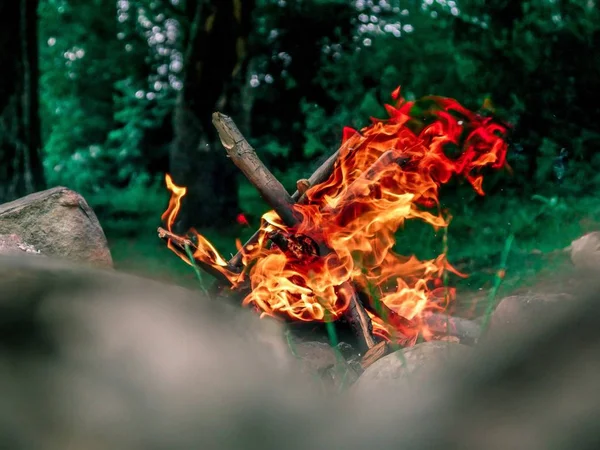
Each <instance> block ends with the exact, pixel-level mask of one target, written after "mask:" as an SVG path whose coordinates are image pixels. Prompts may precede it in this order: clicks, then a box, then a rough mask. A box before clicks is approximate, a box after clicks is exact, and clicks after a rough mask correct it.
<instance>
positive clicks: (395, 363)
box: [355, 341, 471, 393]
mask: <svg viewBox="0 0 600 450" xmlns="http://www.w3.org/2000/svg"><path fill="white" fill-rule="evenodd" d="M470 350H471V348H470V347H467V346H466V345H462V344H457V343H454V342H440V341H430V342H423V343H421V344H417V345H415V346H413V347H409V348H405V349H403V350H398V351H396V352H394V353H391V354H389V355H387V356H384V357H383V358H381V359H380V360H378V361H376V362H374V363H373V364H372V365H371V366H369V367H368V368H367V369H366V370H365V371H364V373H363V374H362V375H361V376H360V378H359V379H358V381H357V382H356V384H355V389H356V390H357V391H361V392H365V393H366V392H370V391H371V390H374V389H375V390H379V391H384V390H385V389H388V388H392V389H394V388H395V387H396V386H398V385H399V384H403V383H404V382H405V381H406V379H408V378H409V376H411V375H414V374H416V373H417V372H420V371H422V370H427V371H429V370H431V369H438V368H440V369H441V370H443V365H444V364H445V363H446V362H448V361H449V360H452V359H456V358H462V357H465V356H466V355H468V354H470ZM410 378H412V377H410Z"/></svg>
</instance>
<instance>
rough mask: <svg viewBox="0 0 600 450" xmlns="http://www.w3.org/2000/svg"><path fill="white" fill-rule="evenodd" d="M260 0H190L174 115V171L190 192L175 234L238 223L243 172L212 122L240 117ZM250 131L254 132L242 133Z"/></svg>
mask: <svg viewBox="0 0 600 450" xmlns="http://www.w3.org/2000/svg"><path fill="white" fill-rule="evenodd" d="M254 3H255V2H254V0H250V1H248V0H210V1H202V0H196V1H189V2H188V4H187V7H186V10H187V14H188V16H189V15H192V16H193V19H192V20H191V21H190V23H191V29H190V30H188V33H187V35H188V45H187V52H186V60H185V69H184V70H185V73H184V77H183V83H184V87H183V89H182V91H181V93H180V95H179V98H178V102H177V105H176V108H175V112H174V116H173V127H174V133H175V137H174V140H173V143H172V146H171V151H170V172H171V175H172V177H173V180H174V181H175V183H177V184H178V185H183V186H186V187H187V188H188V194H187V195H186V197H184V199H183V202H182V212H181V213H180V216H179V218H178V221H177V223H176V224H175V230H177V231H178V232H182V231H185V230H187V229H188V228H190V227H192V226H193V227H203V226H223V225H232V224H234V223H235V216H236V214H237V213H238V212H239V210H238V204H237V194H238V183H237V182H236V179H237V177H238V173H237V170H236V168H235V166H233V164H231V163H230V162H229V161H228V160H227V156H226V154H225V153H224V152H223V150H222V147H221V144H220V142H219V139H218V136H217V134H216V132H215V130H214V129H213V126H212V124H211V118H212V113H213V112H214V111H216V110H219V111H222V112H224V113H226V114H228V115H231V116H233V117H234V118H236V117H237V114H236V113H237V112H238V111H239V110H238V109H237V108H236V107H235V106H236V104H239V103H240V100H239V98H240V95H241V90H242V88H243V84H244V81H245V77H244V75H245V74H244V72H245V65H246V64H245V61H246V51H245V48H246V45H247V44H246V43H247V39H248V35H249V30H250V24H251V14H252V10H253V7H254ZM242 131H243V132H245V133H248V130H242Z"/></svg>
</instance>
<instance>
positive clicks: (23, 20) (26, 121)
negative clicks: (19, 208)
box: [0, 0, 44, 203]
mask: <svg viewBox="0 0 600 450" xmlns="http://www.w3.org/2000/svg"><path fill="white" fill-rule="evenodd" d="M37 5H38V2H37V0H13V1H6V2H0V20H1V25H2V26H1V27H0V68H1V70H0V203H3V202H7V201H10V200H14V199H15V198H18V197H22V196H24V195H26V194H29V193H31V192H34V191H37V190H40V189H42V188H43V186H44V175H43V168H42V161H41V157H40V147H41V138H40V118H39V111H38V105H39V101H38V40H37V39H38V38H37Z"/></svg>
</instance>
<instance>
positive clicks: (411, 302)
mask: <svg viewBox="0 0 600 450" xmlns="http://www.w3.org/2000/svg"><path fill="white" fill-rule="evenodd" d="M392 98H393V99H394V100H395V104H394V105H386V109H387V111H388V114H389V116H390V117H389V118H388V119H386V120H380V119H372V124H371V125H370V126H367V127H365V128H363V129H361V130H360V131H354V130H351V129H345V130H344V136H343V142H342V147H341V151H340V156H339V159H338V161H337V163H336V165H335V166H334V169H333V172H332V174H331V176H330V177H329V179H328V180H327V181H326V182H324V183H321V184H319V185H316V186H312V187H310V188H309V189H308V190H307V191H306V193H305V196H306V199H305V201H304V202H302V203H301V204H297V205H295V206H294V208H295V211H296V212H297V213H298V214H299V217H301V218H302V220H301V222H300V225H299V226H298V227H296V228H294V229H290V228H288V227H286V226H285V225H284V224H283V223H282V222H281V220H280V218H279V217H278V215H277V214H276V213H275V212H274V211H270V212H267V213H266V214H264V215H263V217H262V221H261V223H262V224H261V229H260V237H259V240H258V242H257V244H256V245H254V246H252V247H250V248H248V249H246V251H245V254H244V256H243V266H244V270H243V271H242V272H241V273H237V272H236V271H232V270H230V268H228V267H227V262H226V261H225V260H224V259H223V258H222V257H221V256H220V255H219V254H218V252H217V251H216V250H215V249H214V247H212V245H211V244H210V243H209V242H208V241H207V240H206V239H204V238H203V237H202V236H200V235H198V234H197V233H195V232H194V234H195V235H196V240H197V244H196V246H197V249H196V252H195V254H194V257H195V258H196V259H197V260H199V261H202V262H203V263H205V264H206V265H208V266H210V267H212V268H214V269H216V270H219V271H220V272H221V273H223V274H224V275H226V276H227V278H228V279H229V281H230V282H231V283H232V286H233V287H234V288H236V287H239V286H241V285H243V283H245V282H247V280H249V282H250V293H249V294H248V295H247V296H246V297H245V299H244V300H243V304H244V305H252V306H254V307H255V308H257V309H258V310H259V311H261V312H262V313H263V314H267V315H282V314H283V315H287V316H289V317H290V318H292V319H295V320H303V321H314V320H318V321H328V320H335V319H336V318H338V317H340V315H341V314H342V313H343V312H344V310H345V309H346V308H347V307H348V304H349V298H348V297H349V296H348V292H347V289H346V287H347V286H356V287H357V288H358V290H359V291H360V292H362V293H364V294H365V295H368V297H369V299H368V302H367V303H368V304H369V305H370V308H368V312H369V316H370V317H371V319H372V321H373V326H374V333H375V334H377V335H379V336H381V337H383V338H385V339H394V340H398V341H402V342H404V343H410V342H414V340H415V339H416V336H417V334H418V333H421V334H422V335H424V336H425V337H426V338H427V335H428V332H427V329H426V327H424V326H423V325H422V323H421V318H422V317H423V315H424V313H427V312H430V311H433V310H442V309H444V308H446V306H447V305H448V303H449V302H450V301H452V299H453V297H454V289H451V288H446V287H444V286H442V285H443V283H441V280H442V278H443V276H444V274H445V273H448V272H453V273H455V274H457V275H462V274H460V273H458V272H457V271H456V270H455V269H454V268H453V267H452V266H451V265H450V264H449V263H448V261H447V255H446V254H445V253H443V254H441V255H439V256H438V257H437V258H435V259H432V260H428V261H420V260H418V259H417V258H416V257H414V256H402V255H399V254H397V253H396V252H394V251H393V246H394V244H395V234H396V232H397V231H398V230H399V229H401V228H402V227H403V225H404V224H405V222H406V221H407V220H420V221H423V222H425V223H427V224H429V225H431V226H432V227H434V229H436V230H441V229H443V228H445V227H447V226H448V224H449V220H450V217H449V216H447V215H445V214H444V213H443V212H442V210H441V207H440V204H439V200H438V198H439V197H438V196H439V189H440V187H441V186H442V185H443V184H445V183H447V182H448V181H449V180H450V179H451V178H452V177H453V176H459V177H462V178H464V179H466V181H467V182H469V183H470V184H471V186H472V187H473V189H475V191H476V192H477V193H479V194H480V195H483V194H484V192H483V188H482V182H483V177H482V175H481V173H480V171H481V169H483V168H484V167H491V168H494V169H499V168H502V167H503V166H505V164H506V161H505V158H506V151H507V144H506V142H505V140H504V139H503V137H504V135H505V133H506V131H507V130H506V127H504V126H503V125H500V124H498V123H497V122H495V121H493V119H492V118H487V117H481V116H479V115H477V114H475V113H473V112H471V111H469V110H467V109H466V108H464V107H462V106H461V105H460V104H459V103H458V102H456V101H455V100H452V99H448V98H442V97H426V98H423V99H421V100H420V101H418V102H408V101H405V100H404V99H403V98H401V97H400V90H399V89H397V90H395V91H394V93H393V94H392ZM449 147H455V148H458V149H459V150H460V152H459V154H458V155H457V156H455V157H452V156H449V155H448V154H447V149H448V148H449ZM167 187H168V188H169V189H170V190H171V192H172V198H171V202H170V204H169V208H168V209H167V211H166V212H165V213H164V214H163V219H164V220H166V222H167V226H168V228H169V231H170V230H171V225H172V223H173V221H174V219H175V217H176V215H177V212H178V211H179V208H180V200H181V197H183V196H184V195H185V193H186V190H185V188H182V187H178V186H175V185H174V184H173V182H172V180H171V178H170V177H169V176H168V175H167ZM270 242H271V244H269V243H270ZM170 248H173V247H172V246H171V245H170ZM178 254H179V255H180V256H182V255H181V252H178ZM182 257H183V258H184V259H185V260H186V261H187V262H188V263H189V261H188V259H187V257H184V256H182Z"/></svg>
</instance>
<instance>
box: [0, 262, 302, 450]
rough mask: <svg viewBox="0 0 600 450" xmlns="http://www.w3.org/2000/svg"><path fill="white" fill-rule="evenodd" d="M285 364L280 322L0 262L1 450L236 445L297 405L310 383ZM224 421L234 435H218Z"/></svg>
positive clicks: (139, 282) (46, 266)
mask: <svg viewBox="0 0 600 450" xmlns="http://www.w3.org/2000/svg"><path fill="white" fill-rule="evenodd" d="M295 368H296V364H295V361H294V358H293V357H292V355H291V353H290V352H289V350H288V347H287V343H286V342H285V339H284V335H283V331H282V328H281V327H280V325H279V324H278V323H276V322H275V321H273V320H265V319H259V317H258V315H257V314H254V313H252V312H251V311H249V310H241V309H240V308H238V307H234V306H231V305H227V304H224V303H219V302H216V301H210V300H209V299H207V298H205V297H203V296H201V295H200V294H198V293H196V292H193V291H190V290H187V289H184V288H179V287H175V286H168V285H164V284H161V283H157V282H154V281H152V280H147V279H142V278H138V277H134V276H128V275H123V274H119V273H117V272H115V271H113V270H98V269H91V268H88V269H82V268H78V267H76V266H74V265H72V264H70V263H69V264H67V263H64V262H59V261H56V260H52V259H51V258H39V257H33V256H27V255H22V256H20V257H15V256H10V257H7V256H0V390H1V391H2V392H5V393H6V395H5V396H4V397H3V400H2V405H0V447H1V448H46V449H60V448H66V447H69V446H70V445H72V444H73V445H76V446H77V447H78V448H96V449H104V448H105V449H109V448H112V449H117V448H118V449H128V450H131V449H138V448H139V449H144V448H157V449H158V448H194V447H195V446H196V444H198V442H202V443H203V445H204V444H206V446H207V447H206V448H221V447H219V446H218V445H217V444H216V443H217V442H229V444H226V448H227V445H231V448H241V447H240V445H241V443H242V442H243V441H244V439H245V438H244V435H246V438H247V435H248V433H253V425H251V424H252V423H253V422H254V421H258V422H261V421H264V422H265V423H272V424H273V425H274V426H275V424H276V423H277V420H278V419H277V418H272V417H269V414H270V413H271V412H272V411H273V406H274V405H275V404H277V405H280V406H282V407H283V409H282V414H283V416H286V415H287V414H293V409H294V408H297V407H298V405H301V404H302V402H303V396H300V395H296V394H297V393H298V390H299V388H298V386H301V385H302V383H303V381H304V380H305V381H306V384H307V386H308V385H310V384H311V383H310V381H309V380H308V377H304V378H302V377H301V376H300V375H299V374H298V373H295ZM282 380H288V381H289V385H288V383H287V382H285V383H284V382H282ZM290 386H292V387H293V389H290ZM310 391H311V389H310V388H308V387H307V388H306V391H302V392H310ZM306 401H308V398H307V400H306ZM286 405H287V406H286ZM307 407H310V404H307ZM13 408H16V410H18V411H20V413H23V415H22V416H21V414H19V415H17V414H12V413H9V411H11V410H13ZM277 408H278V407H276V409H277ZM17 416H18V417H17ZM240 416H241V417H243V419H240ZM240 420H241V422H240ZM244 421H247V422H246V423H245V424H244V423H243V422H244ZM40 423H42V424H49V423H51V424H52V425H51V426H47V427H46V426H42V427H40V426H39V425H36V424H40ZM228 423H234V424H235V423H237V424H238V426H234V429H235V431H236V432H235V433H233V434H231V435H229V436H223V435H222V433H221V431H220V429H219V427H218V425H223V424H228ZM238 427H239V428H238ZM244 427H245V429H246V431H245V432H244V431H242V430H243V429H244ZM178 435H179V436H178ZM186 435H187V437H185V436H186ZM11 439H12V441H11ZM7 442H10V443H12V445H8V444H6V443H7ZM194 442H195V444H194ZM5 444H6V445H8V447H6V446H5ZM234 444H235V445H234Z"/></svg>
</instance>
